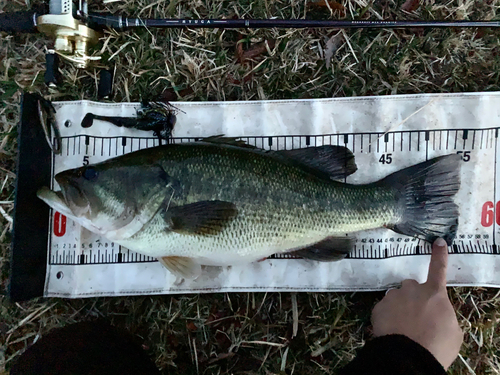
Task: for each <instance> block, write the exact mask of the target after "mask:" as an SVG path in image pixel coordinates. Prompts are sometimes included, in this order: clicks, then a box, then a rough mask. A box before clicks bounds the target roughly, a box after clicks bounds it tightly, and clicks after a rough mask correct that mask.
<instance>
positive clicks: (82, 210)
mask: <svg viewBox="0 0 500 375" xmlns="http://www.w3.org/2000/svg"><path fill="white" fill-rule="evenodd" d="M55 179H56V181H57V183H58V184H59V186H60V187H61V191H60V192H56V193H55V194H56V195H58V197H59V198H60V199H62V200H63V201H64V203H65V204H66V207H68V208H69V210H70V211H71V212H72V213H73V215H74V216H76V217H85V216H86V215H87V213H88V212H89V211H90V204H89V200H88V198H87V196H86V195H85V193H84V191H83V190H82V189H81V188H80V187H79V186H78V184H77V183H76V182H75V181H74V180H73V178H72V176H71V175H69V174H68V173H66V172H61V173H58V174H57V175H56V176H55Z"/></svg>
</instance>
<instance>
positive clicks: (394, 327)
mask: <svg viewBox="0 0 500 375" xmlns="http://www.w3.org/2000/svg"><path fill="white" fill-rule="evenodd" d="M447 265H448V247H447V245H446V242H445V241H444V240H443V239H441V238H439V239H437V240H436V241H435V242H434V244H433V245H432V255H431V262H430V264H429V274H428V276H427V281H426V282H425V283H423V284H419V283H418V282H417V281H415V280H404V281H403V283H402V286H401V288H400V289H392V290H390V291H389V292H388V293H387V295H386V296H385V297H384V298H383V299H382V300H381V301H380V302H379V303H378V304H377V305H375V308H374V309H373V312H372V325H373V333H374V335H375V336H384V335H391V334H400V335H405V336H407V337H409V338H410V339H412V340H413V341H415V342H417V343H419V344H420V345H422V346H423V347H424V348H426V349H427V350H428V351H429V352H431V353H432V354H433V355H434V357H436V359H437V360H438V361H439V363H441V365H443V367H444V368H445V369H448V367H450V365H451V364H452V363H453V361H454V360H455V359H456V358H457V356H458V353H459V351H460V346H461V345H462V341H463V333H462V330H461V329H460V327H459V325H458V321H457V317H456V315H455V311H454V310H453V306H452V305H451V302H450V300H449V299H448V294H447V293H446V267H447Z"/></svg>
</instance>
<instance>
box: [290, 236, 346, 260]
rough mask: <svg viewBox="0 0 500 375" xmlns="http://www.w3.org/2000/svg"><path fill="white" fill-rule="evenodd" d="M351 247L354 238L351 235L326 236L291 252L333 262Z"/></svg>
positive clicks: (312, 258)
mask: <svg viewBox="0 0 500 375" xmlns="http://www.w3.org/2000/svg"><path fill="white" fill-rule="evenodd" d="M353 249H354V239H353V238H351V237H327V238H325V239H324V240H322V241H320V242H317V243H315V244H313V245H311V246H308V247H306V248H303V249H300V250H295V251H292V252H291V254H293V255H298V256H300V257H302V258H305V259H311V260H316V261H319V262H334V261H337V260H341V259H344V258H345V257H346V256H347V255H348V254H349V253H350V252H351V251H352V250H353Z"/></svg>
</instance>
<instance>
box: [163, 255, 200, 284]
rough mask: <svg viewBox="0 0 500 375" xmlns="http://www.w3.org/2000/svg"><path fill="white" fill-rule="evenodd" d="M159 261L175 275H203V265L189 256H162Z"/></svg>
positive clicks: (184, 276) (188, 277)
mask: <svg viewBox="0 0 500 375" xmlns="http://www.w3.org/2000/svg"><path fill="white" fill-rule="evenodd" d="M158 261H159V262H160V263H161V264H162V265H163V266H164V267H165V268H167V269H168V270H169V271H170V272H172V273H173V274H174V275H175V276H178V277H182V278H184V279H196V278H197V277H198V276H200V275H201V265H199V264H198V263H196V262H195V261H194V260H193V259H191V258H188V257H177V256H170V257H161V258H158Z"/></svg>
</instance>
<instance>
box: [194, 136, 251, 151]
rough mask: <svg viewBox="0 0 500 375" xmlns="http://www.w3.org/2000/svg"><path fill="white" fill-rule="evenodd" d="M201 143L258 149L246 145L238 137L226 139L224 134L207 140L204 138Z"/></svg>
mask: <svg viewBox="0 0 500 375" xmlns="http://www.w3.org/2000/svg"><path fill="white" fill-rule="evenodd" d="M200 142H206V143H214V144H222V145H230V146H236V147H241V148H251V149H258V148H257V147H255V146H252V145H249V144H248V143H246V142H245V141H243V140H241V139H238V138H237V137H225V136H224V135H222V134H220V135H214V136H211V137H207V138H202V139H200Z"/></svg>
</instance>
